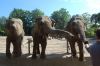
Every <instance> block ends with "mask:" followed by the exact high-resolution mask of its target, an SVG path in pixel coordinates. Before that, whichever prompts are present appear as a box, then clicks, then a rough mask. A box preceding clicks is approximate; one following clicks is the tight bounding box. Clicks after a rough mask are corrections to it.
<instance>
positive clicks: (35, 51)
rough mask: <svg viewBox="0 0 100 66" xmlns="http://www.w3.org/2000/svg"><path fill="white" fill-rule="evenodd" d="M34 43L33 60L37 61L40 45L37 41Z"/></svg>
mask: <svg viewBox="0 0 100 66" xmlns="http://www.w3.org/2000/svg"><path fill="white" fill-rule="evenodd" d="M33 43H34V45H33V54H32V59H36V58H37V56H36V54H37V49H38V48H39V43H38V42H36V41H34V42H33Z"/></svg>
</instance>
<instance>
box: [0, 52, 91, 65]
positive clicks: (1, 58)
mask: <svg viewBox="0 0 100 66" xmlns="http://www.w3.org/2000/svg"><path fill="white" fill-rule="evenodd" d="M64 55H66V53H65V54H49V55H47V58H46V59H44V60H43V59H40V58H38V59H34V60H32V59H31V58H30V56H31V55H29V54H23V55H22V56H21V57H20V58H11V59H7V58H6V56H5V53H0V66H41V65H42V66H92V65H91V59H90V57H85V61H83V62H80V61H78V59H77V58H74V59H73V58H71V57H66V58H63V57H62V56H64Z"/></svg>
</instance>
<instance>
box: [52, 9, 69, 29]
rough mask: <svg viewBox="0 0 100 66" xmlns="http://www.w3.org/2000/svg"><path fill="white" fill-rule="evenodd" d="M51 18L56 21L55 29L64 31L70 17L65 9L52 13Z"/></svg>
mask: <svg viewBox="0 0 100 66" xmlns="http://www.w3.org/2000/svg"><path fill="white" fill-rule="evenodd" d="M51 18H53V19H54V20H55V21H56V25H55V28H57V29H64V26H65V25H66V24H67V22H68V21H69V19H70V18H71V16H70V14H69V12H68V11H66V9H64V8H61V9H60V10H58V11H54V12H53V13H52V15H51Z"/></svg>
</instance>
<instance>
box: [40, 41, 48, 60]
mask: <svg viewBox="0 0 100 66" xmlns="http://www.w3.org/2000/svg"><path fill="white" fill-rule="evenodd" d="M46 45H47V41H43V42H41V47H42V48H41V49H42V50H41V56H40V58H42V59H44V58H45V57H46V55H45V50H46Z"/></svg>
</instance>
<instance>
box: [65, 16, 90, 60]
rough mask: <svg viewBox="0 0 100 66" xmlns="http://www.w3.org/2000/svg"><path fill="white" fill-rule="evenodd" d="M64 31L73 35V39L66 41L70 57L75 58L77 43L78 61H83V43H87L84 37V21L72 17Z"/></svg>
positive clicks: (80, 18) (79, 17)
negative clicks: (69, 48)
mask: <svg viewBox="0 0 100 66" xmlns="http://www.w3.org/2000/svg"><path fill="white" fill-rule="evenodd" d="M65 30H66V31H69V32H71V33H72V34H73V35H74V38H73V39H71V40H70V39H67V40H68V42H69V44H70V47H71V52H72V56H73V57H76V48H75V44H76V43H77V44H78V48H79V61H83V59H84V54H83V43H88V41H87V40H86V36H85V25H84V20H83V19H82V17H81V16H79V15H75V16H73V17H72V18H71V19H70V21H69V22H68V24H67V26H66V28H65Z"/></svg>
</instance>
